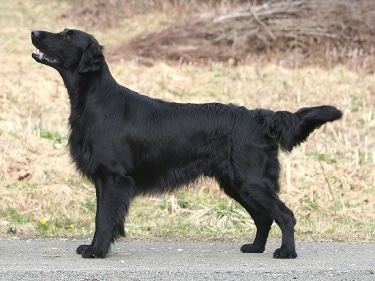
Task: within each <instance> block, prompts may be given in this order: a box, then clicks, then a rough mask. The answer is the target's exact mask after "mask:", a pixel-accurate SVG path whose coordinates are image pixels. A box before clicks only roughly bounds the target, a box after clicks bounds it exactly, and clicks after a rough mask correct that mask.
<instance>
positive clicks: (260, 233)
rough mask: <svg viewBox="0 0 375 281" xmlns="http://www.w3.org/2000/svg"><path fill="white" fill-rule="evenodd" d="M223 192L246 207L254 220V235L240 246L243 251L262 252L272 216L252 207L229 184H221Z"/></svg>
mask: <svg viewBox="0 0 375 281" xmlns="http://www.w3.org/2000/svg"><path fill="white" fill-rule="evenodd" d="M222 187H223V189H224V192H225V193H226V194H227V195H228V196H230V197H231V198H233V199H234V200H236V201H237V202H238V203H240V204H241V205H242V207H244V208H245V209H246V211H247V212H248V213H249V214H250V216H251V217H252V219H253V220H254V223H255V226H256V228H257V230H256V235H255V239H254V241H253V243H250V244H245V245H243V246H242V247H241V251H242V252H243V253H263V252H264V250H265V246H266V243H267V238H268V234H269V232H270V229H271V225H272V223H273V219H272V217H270V216H269V215H268V214H266V213H265V212H262V211H259V210H256V209H254V208H253V207H252V206H251V205H250V204H249V203H248V202H247V201H245V200H243V199H242V197H241V196H240V195H239V194H238V192H237V191H236V190H235V188H232V187H229V186H222Z"/></svg>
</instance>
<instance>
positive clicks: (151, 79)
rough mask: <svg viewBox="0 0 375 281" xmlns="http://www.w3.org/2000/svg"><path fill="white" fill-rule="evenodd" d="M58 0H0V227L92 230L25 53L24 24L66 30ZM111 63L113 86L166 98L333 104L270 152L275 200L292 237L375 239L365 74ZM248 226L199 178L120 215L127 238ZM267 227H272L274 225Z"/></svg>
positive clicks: (121, 31)
mask: <svg viewBox="0 0 375 281" xmlns="http://www.w3.org/2000/svg"><path fill="white" fill-rule="evenodd" d="M62 3H63V2H60V1H50V2H49V3H48V7H46V6H44V4H41V3H40V2H37V1H30V2H26V1H19V2H15V1H10V0H5V1H2V2H1V3H0V11H1V13H2V17H0V22H1V25H2V26H3V27H2V29H1V30H0V38H1V41H2V42H5V44H4V45H3V48H2V49H1V50H0V55H1V58H2V67H1V68H0V77H1V78H0V79H1V83H0V88H1V91H0V144H1V145H0V193H1V197H0V234H1V235H14V234H16V235H40V234H42V235H64V236H67V235H68V236H79V235H84V236H86V235H88V234H90V232H91V231H92V226H93V212H94V189H93V187H92V186H91V184H90V183H88V182H87V181H85V180H84V179H82V178H81V177H80V176H79V175H78V174H77V173H76V172H75V171H74V168H73V166H72V165H71V163H70V160H69V157H68V153H67V149H66V147H65V145H66V136H67V134H68V128H67V118H68V114H69V104H68V99H67V95H66V90H65V88H64V86H63V84H62V81H61V79H60V77H59V75H58V74H57V73H56V72H55V71H52V70H51V69H49V68H47V67H45V66H41V65H39V64H36V63H35V62H34V61H33V60H32V59H31V51H32V49H33V47H32V45H31V43H30V39H29V31H30V30H31V29H33V28H37V29H48V30H54V31H58V30H60V29H62V28H63V27H66V26H69V27H72V25H71V22H70V21H69V19H67V18H61V17H60V15H61V12H60V11H61V9H65V10H66V11H69V7H68V6H64V5H62ZM57 7H59V9H57ZM45 9H48V11H50V13H49V14H48V15H47V13H44V11H45ZM170 18H171V17H168V16H166V15H158V14H155V13H154V14H142V15H137V16H134V17H133V18H132V19H129V18H125V19H123V20H122V21H121V22H119V23H118V25H117V26H115V27H112V28H111V29H108V30H106V29H101V30H99V31H95V30H92V29H88V31H89V32H90V33H93V34H95V35H96V37H97V38H98V40H99V41H100V42H101V43H103V44H105V45H106V46H107V49H110V48H111V45H115V44H116V40H117V39H119V40H121V39H125V38H126V37H127V36H133V35H135V34H136V33H141V32H144V31H145V29H147V28H148V27H147V26H149V28H150V29H154V28H155V27H157V26H158V25H160V24H161V22H164V21H168V20H170ZM73 27H74V26H73ZM75 27H77V28H80V26H75ZM117 34H118V36H117ZM116 36H117V37H116ZM110 68H111V70H112V72H113V75H114V76H115V77H116V78H117V80H118V82H120V83H121V84H124V85H127V86H128V87H129V88H132V89H134V90H137V91H139V92H142V93H145V94H148V95H150V96H152V97H158V98H163V99H167V100H173V101H181V102H209V101H218V102H223V103H228V102H232V103H236V104H240V105H245V106H247V107H249V108H255V107H264V108H271V109H276V110H278V109H286V110H296V109H297V108H299V107H302V106H313V105H317V104H323V103H326V104H332V105H335V106H337V107H339V108H340V109H342V110H343V112H344V117H343V119H342V120H341V121H338V122H335V123H333V124H329V125H326V126H323V127H322V128H321V129H320V130H318V131H316V132H315V133H314V134H313V135H312V136H311V137H310V138H309V141H308V142H307V143H305V144H303V145H302V146H301V147H299V148H297V149H295V150H294V151H293V152H292V153H291V154H289V155H285V154H282V155H281V162H282V168H283V173H282V177H281V184H282V187H283V188H282V190H283V191H282V193H281V197H282V199H283V200H284V201H285V202H286V203H287V205H288V206H290V207H291V209H292V210H293V211H294V213H295V215H296V217H297V220H298V225H297V229H296V233H297V237H298V239H314V240H321V239H324V240H369V241H374V240H375V223H374V222H375V217H374V210H375V203H374V202H375V195H374V194H375V193H374V182H375V169H374V166H375V128H374V127H375V115H374V106H375V82H374V81H375V80H374V76H373V75H368V74H365V73H361V72H351V71H348V70H347V69H345V68H342V67H336V68H333V69H328V70H324V69H319V68H314V67H310V68H302V69H285V68H282V67H280V66H276V65H272V64H269V65H241V66H237V67H228V66H224V65H221V64H212V65H207V66H204V67H203V66H201V67H197V66H194V65H189V64H184V65H174V66H170V65H167V64H164V63H163V62H156V63H154V64H153V65H152V66H151V67H146V66H142V65H138V64H137V63H135V62H133V61H120V62H116V63H112V64H111V65H110ZM41 218H45V219H46V221H47V223H46V224H42V223H41V222H40V219H41ZM48 222H51V223H50V224H48ZM72 226H74V227H72ZM253 233H254V226H253V224H252V222H251V220H249V219H248V216H247V214H246V213H245V212H244V211H243V209H241V208H240V207H239V206H238V205H236V204H234V203H233V202H232V201H231V200H229V199H227V198H226V197H225V196H224V195H222V193H221V192H220V191H218V188H217V187H216V184H215V183H213V182H211V181H206V180H203V181H202V182H201V183H200V184H197V185H195V186H193V187H192V188H191V189H189V191H185V190H183V191H181V192H179V193H177V194H176V196H175V197H172V196H171V195H168V196H166V197H158V198H144V199H137V200H136V201H135V202H134V206H133V207H132V208H131V214H130V217H129V224H128V235H129V237H131V238H133V239H135V238H139V237H140V238H150V237H161V238H165V237H170V238H181V237H185V238H200V239H202V238H204V239H209V238H217V239H221V238H223V239H228V238H229V239H231V238H233V239H243V238H245V237H248V236H249V235H251V234H253ZM272 236H273V237H276V236H279V232H278V229H277V228H274V229H273V232H272Z"/></svg>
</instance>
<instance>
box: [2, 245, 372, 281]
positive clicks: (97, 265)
mask: <svg viewBox="0 0 375 281" xmlns="http://www.w3.org/2000/svg"><path fill="white" fill-rule="evenodd" d="M87 242H88V241H82V240H66V239H27V240H22V239H20V240H18V239H4V238H3V239H0V280H1V281H2V280H33V281H35V280H80V281H99V280H134V281H135V280H192V281H199V280H214V281H219V280H226V281H227V280H236V281H239V280H256V281H262V280H304V281H307V280H361V281H362V280H375V243H365V244H360V243H350V244H347V243H346V244H341V243H298V244H297V252H298V254H299V256H298V258H297V259H294V260H278V259H273V258H272V252H273V250H274V249H275V248H276V247H277V245H276V244H274V243H270V244H269V245H267V250H266V252H265V253H263V254H242V253H241V252H240V251H239V246H240V244H237V243H221V242H212V243H211V242H203V243H186V242H120V243H117V244H115V246H114V247H113V250H112V252H111V253H110V254H109V255H108V257H107V258H106V259H82V258H81V257H80V256H78V255H76V254H75V253H74V250H75V248H76V247H77V246H78V245H79V244H81V243H87Z"/></svg>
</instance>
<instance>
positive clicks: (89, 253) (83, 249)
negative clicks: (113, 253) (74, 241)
mask: <svg viewBox="0 0 375 281" xmlns="http://www.w3.org/2000/svg"><path fill="white" fill-rule="evenodd" d="M76 252H77V254H79V255H82V257H83V258H85V259H90V258H95V257H97V258H105V255H106V252H105V251H101V250H98V249H95V248H94V247H93V246H91V245H80V246H78V248H77V249H76Z"/></svg>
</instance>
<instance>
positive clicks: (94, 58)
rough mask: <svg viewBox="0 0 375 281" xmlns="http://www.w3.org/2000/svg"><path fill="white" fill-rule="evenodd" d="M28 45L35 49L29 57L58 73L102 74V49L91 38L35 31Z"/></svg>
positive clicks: (74, 33) (72, 31)
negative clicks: (98, 72) (99, 72)
mask: <svg viewBox="0 0 375 281" xmlns="http://www.w3.org/2000/svg"><path fill="white" fill-rule="evenodd" d="M31 41H32V43H33V44H34V46H35V47H36V48H37V49H36V51H35V52H33V54H32V57H33V58H34V59H35V60H36V61H37V62H39V63H42V64H45V65H48V66H51V67H53V68H55V69H57V70H58V71H73V72H75V71H77V72H79V73H89V72H95V71H99V70H101V68H102V66H103V63H104V56H103V47H102V46H100V45H99V43H98V41H97V40H96V39H95V38H94V37H93V36H92V35H90V34H87V33H85V32H83V31H80V30H75V29H65V30H63V31H62V32H60V33H51V32H47V31H39V30H34V31H32V32H31Z"/></svg>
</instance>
